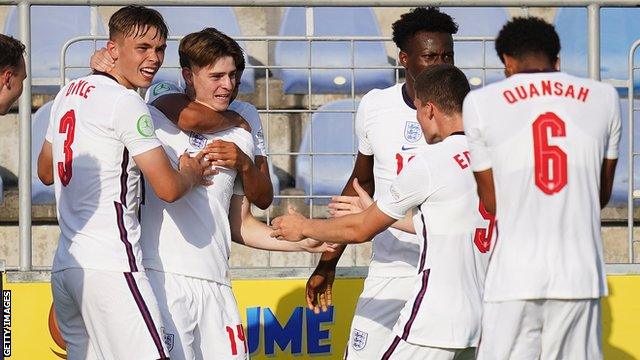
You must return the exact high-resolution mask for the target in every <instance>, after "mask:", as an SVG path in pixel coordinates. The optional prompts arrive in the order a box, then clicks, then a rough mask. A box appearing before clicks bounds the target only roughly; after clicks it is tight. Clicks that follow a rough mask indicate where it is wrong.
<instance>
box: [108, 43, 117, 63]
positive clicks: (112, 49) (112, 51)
mask: <svg viewBox="0 0 640 360" xmlns="http://www.w3.org/2000/svg"><path fill="white" fill-rule="evenodd" d="M107 52H108V53H109V56H111V58H112V59H113V61H116V60H118V44H117V43H116V42H115V41H113V40H109V41H107Z"/></svg>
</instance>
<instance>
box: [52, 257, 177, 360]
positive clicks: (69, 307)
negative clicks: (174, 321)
mask: <svg viewBox="0 0 640 360" xmlns="http://www.w3.org/2000/svg"><path fill="white" fill-rule="evenodd" d="M51 288H52V291H53V303H54V308H55V314H56V318H57V321H58V327H59V328H60V333H61V334H62V337H63V339H64V341H65V343H66V347H67V359H69V360H84V359H100V360H102V359H104V360H112V359H118V360H129V359H131V360H155V359H168V355H169V352H168V351H167V349H166V348H165V347H164V343H163V342H162V335H161V327H162V323H161V318H160V310H159V309H158V304H157V303H156V299H155V297H154V295H153V291H152V290H151V286H150V285H149V280H148V279H147V276H146V275H145V273H144V272H133V273H122V272H114V271H103V270H89V269H80V268H71V269H66V270H62V271H57V272H54V273H53V274H51Z"/></svg>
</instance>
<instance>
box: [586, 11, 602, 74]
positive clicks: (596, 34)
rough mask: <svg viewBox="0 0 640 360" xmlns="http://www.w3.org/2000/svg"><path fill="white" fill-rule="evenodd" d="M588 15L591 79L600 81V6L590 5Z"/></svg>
mask: <svg viewBox="0 0 640 360" xmlns="http://www.w3.org/2000/svg"><path fill="white" fill-rule="evenodd" d="M587 13H588V18H587V31H588V34H589V46H588V52H589V77H590V78H592V79H594V80H600V5H599V4H591V5H589V7H588V8H587Z"/></svg>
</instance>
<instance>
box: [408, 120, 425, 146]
mask: <svg viewBox="0 0 640 360" xmlns="http://www.w3.org/2000/svg"><path fill="white" fill-rule="evenodd" d="M404 138H405V139H406V140H407V141H408V142H410V143H414V142H416V141H418V140H420V138H422V129H421V128H420V124H418V123H417V122H416V121H407V122H405V123H404Z"/></svg>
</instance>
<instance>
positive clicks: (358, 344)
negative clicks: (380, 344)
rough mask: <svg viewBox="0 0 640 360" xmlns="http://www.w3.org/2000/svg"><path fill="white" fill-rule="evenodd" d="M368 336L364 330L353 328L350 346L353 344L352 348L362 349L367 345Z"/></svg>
mask: <svg viewBox="0 0 640 360" xmlns="http://www.w3.org/2000/svg"><path fill="white" fill-rule="evenodd" d="M368 336H369V334H367V333H366V332H364V331H361V330H358V329H355V328H354V329H353V335H352V337H351V346H353V349H354V350H357V351H360V350H362V349H364V347H365V346H366V345H367V337H368Z"/></svg>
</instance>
